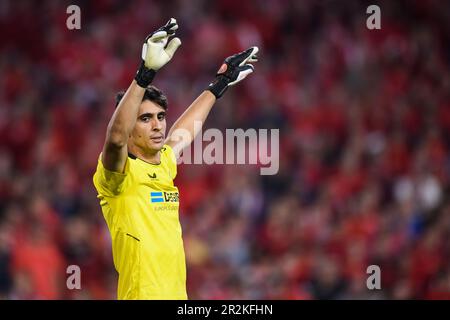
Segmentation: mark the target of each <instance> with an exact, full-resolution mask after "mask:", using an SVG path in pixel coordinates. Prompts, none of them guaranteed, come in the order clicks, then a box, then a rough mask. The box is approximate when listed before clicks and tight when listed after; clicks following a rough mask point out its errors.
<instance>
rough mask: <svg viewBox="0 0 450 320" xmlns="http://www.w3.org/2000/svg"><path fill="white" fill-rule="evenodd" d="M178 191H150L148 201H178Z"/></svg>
mask: <svg viewBox="0 0 450 320" xmlns="http://www.w3.org/2000/svg"><path fill="white" fill-rule="evenodd" d="M179 199H180V197H179V194H178V192H163V191H158V192H150V201H151V202H152V203H157V202H179Z"/></svg>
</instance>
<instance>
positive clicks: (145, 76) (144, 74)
mask: <svg viewBox="0 0 450 320" xmlns="http://www.w3.org/2000/svg"><path fill="white" fill-rule="evenodd" d="M155 75H156V71H155V70H152V69H149V68H147V67H146V66H145V64H144V61H142V63H141V66H140V67H139V70H138V71H137V73H136V76H135V77H134V80H136V82H137V84H138V86H140V87H142V88H144V89H145V88H147V87H148V85H149V84H150V83H152V81H153V78H154V77H155Z"/></svg>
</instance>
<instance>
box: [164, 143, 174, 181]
mask: <svg viewBox="0 0 450 320" xmlns="http://www.w3.org/2000/svg"><path fill="white" fill-rule="evenodd" d="M164 147H165V152H166V154H167V158H168V164H169V170H170V178H171V179H172V180H173V179H175V177H176V176H177V157H176V156H175V152H173V149H172V147H171V146H169V145H167V144H166V145H164Z"/></svg>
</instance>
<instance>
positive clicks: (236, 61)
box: [207, 47, 259, 99]
mask: <svg viewBox="0 0 450 320" xmlns="http://www.w3.org/2000/svg"><path fill="white" fill-rule="evenodd" d="M258 51H259V49H258V47H251V48H249V49H247V50H245V51H242V52H240V53H237V54H235V55H233V56H230V57H228V58H226V59H225V61H224V62H223V64H222V66H221V67H220V69H219V71H217V74H216V79H215V80H214V81H213V82H212V83H210V84H209V86H208V88H207V90H209V91H211V92H212V93H213V94H214V95H215V96H216V98H217V99H219V98H220V97H221V96H222V95H223V94H224V92H225V91H226V90H227V89H228V87H231V86H233V85H235V84H236V83H238V82H240V81H242V80H243V79H245V77H246V76H248V75H249V74H250V73H252V72H253V70H254V67H253V65H251V64H250V63H248V62H256V61H258V57H257V56H256V54H257V53H258Z"/></svg>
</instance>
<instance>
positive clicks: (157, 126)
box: [152, 119, 162, 131]
mask: <svg viewBox="0 0 450 320" xmlns="http://www.w3.org/2000/svg"><path fill="white" fill-rule="evenodd" d="M161 129H162V122H161V121H159V120H158V119H154V120H153V123H152V130H154V131H161Z"/></svg>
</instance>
